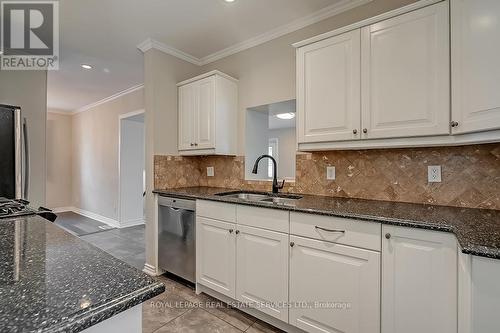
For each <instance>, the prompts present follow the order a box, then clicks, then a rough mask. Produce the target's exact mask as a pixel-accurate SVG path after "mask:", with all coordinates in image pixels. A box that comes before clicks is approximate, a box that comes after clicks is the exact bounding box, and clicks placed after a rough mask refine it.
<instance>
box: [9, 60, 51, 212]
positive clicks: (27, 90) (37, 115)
mask: <svg viewBox="0 0 500 333" xmlns="http://www.w3.org/2000/svg"><path fill="white" fill-rule="evenodd" d="M0 104H9V105H16V106H20V107H21V109H22V111H21V112H22V117H24V118H26V119H27V123H28V133H29V135H28V140H29V149H30V162H31V168H30V171H31V172H30V175H31V176H30V190H29V195H28V200H30V201H31V204H32V206H33V207H38V206H42V205H45V176H46V166H45V159H46V157H45V132H46V123H47V121H46V117H47V72H46V71H2V70H0Z"/></svg>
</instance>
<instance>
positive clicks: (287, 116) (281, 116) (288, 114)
mask: <svg viewBox="0 0 500 333" xmlns="http://www.w3.org/2000/svg"><path fill="white" fill-rule="evenodd" d="M276 117H278V118H279V119H283V120H290V119H293V118H295V113H293V112H286V113H280V114H277V115H276Z"/></svg>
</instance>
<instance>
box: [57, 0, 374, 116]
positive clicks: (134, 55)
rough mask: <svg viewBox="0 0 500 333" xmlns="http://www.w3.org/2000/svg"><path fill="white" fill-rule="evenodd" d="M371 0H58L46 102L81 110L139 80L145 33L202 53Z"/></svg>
mask: <svg viewBox="0 0 500 333" xmlns="http://www.w3.org/2000/svg"><path fill="white" fill-rule="evenodd" d="M368 1H369V0H236V1H235V2H233V3H226V2H224V1H223V0H85V1H83V0H60V38H61V40H60V50H61V51H60V52H61V54H60V70H59V71H50V72H49V78H48V106H49V108H56V109H60V110H77V109H80V108H82V107H84V106H86V105H88V104H91V103H94V102H96V101H99V100H101V99H103V98H106V97H108V96H111V95H113V94H116V93H118V92H120V91H123V90H125V89H127V88H130V87H132V86H135V85H138V84H141V83H142V82H143V59H142V53H141V52H140V50H138V49H137V45H138V44H140V43H142V42H143V41H145V40H146V39H148V38H151V39H153V40H155V41H158V42H160V43H162V44H165V45H168V46H169V47H172V48H175V49H178V50H180V51H182V52H184V53H187V54H189V55H190V56H192V57H193V58H197V59H204V58H207V57H208V58H209V57H210V56H211V55H213V54H214V53H217V52H220V51H221V50H225V49H227V48H230V47H234V46H235V45H241V43H245V42H247V41H248V40H254V42H255V40H262V36H263V34H266V33H268V34H269V36H271V35H272V36H274V37H277V36H278V35H279V33H280V32H282V33H281V34H283V33H284V32H285V31H288V32H290V30H293V29H294V28H295V29H297V28H300V27H303V26H305V25H307V24H311V23H314V22H317V21H318V20H320V19H324V18H326V17H329V16H332V15H333V14H335V13H338V12H339V11H342V10H345V9H348V8H352V7H353V6H354V5H358V4H360V3H365V2H368ZM271 33H272V34H271ZM82 63H89V64H92V65H93V67H94V68H93V69H92V70H90V71H88V70H84V69H82V68H81V67H80V64H82Z"/></svg>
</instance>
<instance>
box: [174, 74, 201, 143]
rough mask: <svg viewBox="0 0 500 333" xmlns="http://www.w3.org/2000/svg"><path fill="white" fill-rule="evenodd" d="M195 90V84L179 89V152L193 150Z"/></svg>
mask: <svg viewBox="0 0 500 333" xmlns="http://www.w3.org/2000/svg"><path fill="white" fill-rule="evenodd" d="M196 88H197V87H196V84H187V85H185V86H182V87H179V115H178V116H179V150H190V149H194V148H195V147H194V143H195V137H194V132H195V126H196V121H195V117H196V108H197V106H196V102H197V98H196V96H197V93H196V90H197V89H196Z"/></svg>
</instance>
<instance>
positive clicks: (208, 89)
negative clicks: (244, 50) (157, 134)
mask: <svg viewBox="0 0 500 333" xmlns="http://www.w3.org/2000/svg"><path fill="white" fill-rule="evenodd" d="M178 86H179V153H180V154H181V155H210V154H219V155H235V154H236V141H237V140H236V129H237V115H238V88H237V80H235V79H233V78H232V77H230V76H228V75H226V74H224V73H221V72H218V71H213V72H210V73H207V74H204V75H200V76H198V77H195V78H193V79H190V80H187V81H184V82H181V83H179V84H178Z"/></svg>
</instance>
